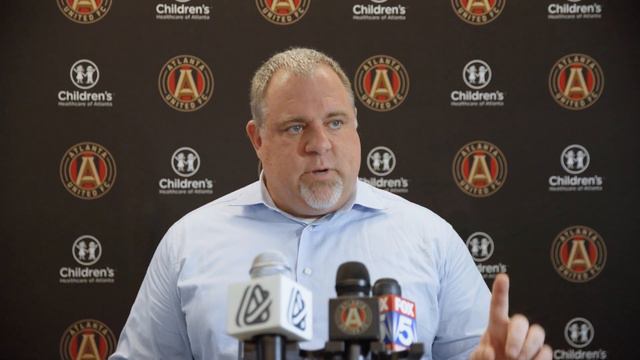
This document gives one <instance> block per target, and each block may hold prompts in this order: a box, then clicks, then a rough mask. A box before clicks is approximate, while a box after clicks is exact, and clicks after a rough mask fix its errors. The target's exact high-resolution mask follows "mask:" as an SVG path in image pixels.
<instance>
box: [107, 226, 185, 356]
mask: <svg viewBox="0 0 640 360" xmlns="http://www.w3.org/2000/svg"><path fill="white" fill-rule="evenodd" d="M176 232H177V231H176V228H175V226H174V227H173V228H171V229H169V231H168V232H167V234H166V235H165V236H164V238H163V239H162V241H161V242H160V244H159V245H158V248H157V249H156V252H155V254H154V255H153V258H152V259H151V264H150V265H149V268H148V269H147V273H146V275H145V277H144V280H143V281H142V285H141V287H140V290H139V292H138V296H137V297H136V300H135V302H134V304H133V307H132V308H131V313H130V314H129V318H128V319H127V322H126V324H125V326H124V329H123V330H122V333H121V334H120V339H119V341H118V347H117V349H116V351H115V353H114V354H113V355H111V357H109V360H125V359H135V360H146V359H149V360H151V359H153V360H159V359H171V360H174V359H175V360H180V359H185V360H186V359H193V356H192V353H191V349H190V346H189V340H188V336H187V330H186V329H187V328H186V321H185V316H184V313H183V312H182V310H181V306H180V297H179V295H178V288H177V278H178V272H179V268H180V264H179V263H178V261H177V260H176V254H175V252H174V251H173V250H172V244H173V243H174V242H175V241H176V240H177V235H176Z"/></svg>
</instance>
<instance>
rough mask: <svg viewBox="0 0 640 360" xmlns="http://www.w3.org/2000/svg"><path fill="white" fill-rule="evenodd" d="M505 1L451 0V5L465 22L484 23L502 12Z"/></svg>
mask: <svg viewBox="0 0 640 360" xmlns="http://www.w3.org/2000/svg"><path fill="white" fill-rule="evenodd" d="M505 2H506V0H451V6H452V7H453V11H455V13H456V15H458V17H459V18H460V19H462V20H464V21H465V22H467V23H469V24H473V25H484V24H488V23H490V22H492V21H493V20H495V19H496V18H497V17H498V16H500V14H502V11H503V10H504V5H505Z"/></svg>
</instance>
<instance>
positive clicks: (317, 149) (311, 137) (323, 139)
mask: <svg viewBox="0 0 640 360" xmlns="http://www.w3.org/2000/svg"><path fill="white" fill-rule="evenodd" d="M305 135H306V136H307V138H306V139H305V140H306V142H305V149H304V150H305V151H306V152H308V153H317V154H322V153H325V152H327V151H329V150H331V147H332V145H331V140H330V139H329V134H327V129H325V128H324V127H323V126H316V125H314V126H309V128H308V129H307V131H306V134H305Z"/></svg>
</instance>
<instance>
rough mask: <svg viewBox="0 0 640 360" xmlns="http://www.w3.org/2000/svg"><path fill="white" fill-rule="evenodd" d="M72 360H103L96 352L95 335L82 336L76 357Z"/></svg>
mask: <svg viewBox="0 0 640 360" xmlns="http://www.w3.org/2000/svg"><path fill="white" fill-rule="evenodd" d="M73 360H103V359H102V358H101V357H100V352H99V351H98V345H97V344H96V338H95V334H82V341H81V342H80V348H79V349H78V355H77V356H76V357H75V359H73Z"/></svg>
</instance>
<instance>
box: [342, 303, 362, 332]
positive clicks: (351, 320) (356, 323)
mask: <svg viewBox="0 0 640 360" xmlns="http://www.w3.org/2000/svg"><path fill="white" fill-rule="evenodd" d="M344 325H345V326H347V327H349V328H360V327H362V319H360V313H358V309H356V308H355V307H351V308H349V312H347V319H346V320H345V321H344Z"/></svg>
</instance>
